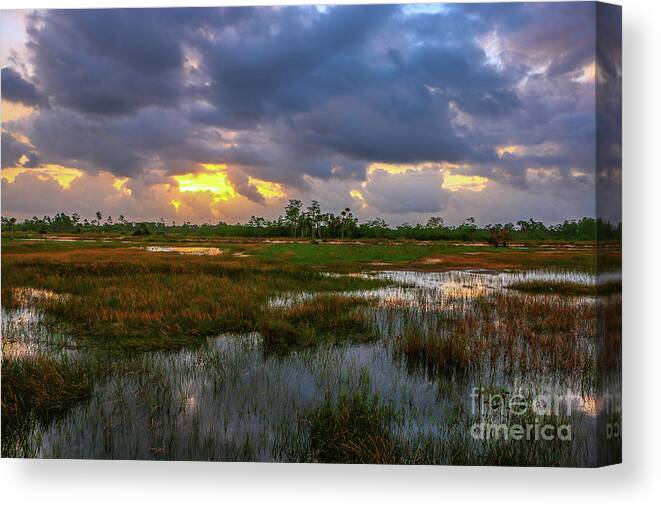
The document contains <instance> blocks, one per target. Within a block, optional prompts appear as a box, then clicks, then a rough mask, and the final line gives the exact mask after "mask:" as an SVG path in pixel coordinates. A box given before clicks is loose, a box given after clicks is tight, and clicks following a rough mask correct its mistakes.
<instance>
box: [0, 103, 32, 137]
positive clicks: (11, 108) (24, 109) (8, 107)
mask: <svg viewBox="0 0 661 507" xmlns="http://www.w3.org/2000/svg"><path fill="white" fill-rule="evenodd" d="M32 111H34V109H32V108H31V107H28V106H24V105H23V104H20V103H18V102H7V101H6V100H3V101H2V106H1V107H0V112H1V114H0V117H1V118H2V122H3V123H4V122H7V121H14V120H20V119H21V118H24V117H26V116H29V115H30V114H32ZM14 135H16V134H14Z"/></svg>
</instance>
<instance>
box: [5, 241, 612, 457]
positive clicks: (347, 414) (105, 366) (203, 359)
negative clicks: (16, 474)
mask: <svg viewBox="0 0 661 507" xmlns="http://www.w3.org/2000/svg"><path fill="white" fill-rule="evenodd" d="M61 245H67V248H62V249H61V250H55V249H52V250H51V249H46V248H45V249H41V250H38V251H32V253H30V252H24V251H23V250H21V252H20V253H19V252H17V253H7V252H3V256H2V264H3V266H2V267H3V284H2V297H3V306H5V307H6V308H17V307H20V306H21V305H22V304H23V303H24V302H22V301H21V300H20V297H17V294H19V295H20V294H21V291H20V290H19V291H18V292H17V291H16V289H20V288H31V287H32V288H38V289H43V290H48V291H53V293H54V294H58V295H63V294H67V296H66V297H52V298H41V299H39V298H37V299H34V300H31V304H34V305H36V306H37V307H38V310H40V311H43V312H45V314H46V315H47V324H48V325H49V326H50V325H51V324H57V328H58V332H59V329H60V328H61V329H62V331H61V332H62V333H69V334H70V335H71V336H72V340H66V341H67V343H75V344H76V347H79V346H80V347H81V349H82V350H81V354H83V356H84V357H85V358H87V359H86V360H85V361H73V360H61V359H60V358H59V357H50V356H48V357H37V358H36V359H34V358H30V359H25V360H23V359H21V360H20V364H19V363H14V364H10V365H9V366H8V368H9V371H10V373H9V376H7V374H6V371H7V369H6V366H5V362H4V361H5V360H3V379H2V380H3V393H2V394H3V454H4V455H31V456H43V457H97V458H98V457H107V458H122V459H127V458H133V459H138V458H141V459H215V460H220V459H222V460H242V461H246V460H267V461H274V460H275V461H278V460H287V459H294V460H296V461H315V462H343V463H424V464H431V463H451V464H492V465H493V464H502V465H508V464H517V465H528V464H530V465H540V464H549V465H554V464H564V465H567V464H573V463H575V462H576V459H577V458H576V456H575V455H574V454H573V453H575V452H576V448H575V447H573V448H571V449H569V448H568V447H567V446H564V445H559V444H558V442H555V443H551V444H548V445H547V444H546V443H544V442H541V443H540V442H538V441H535V442H530V443H529V442H487V443H486V444H484V445H478V444H476V442H475V441H473V440H471V439H470V436H468V431H469V430H468V428H469V426H470V424H471V423H472V422H474V421H473V420H472V419H471V418H470V417H469V416H467V414H466V410H465V407H464V405H463V403H465V401H466V400H465V386H469V385H476V384H479V385H482V384H481V383H480V382H482V380H485V382H492V383H498V384H499V385H501V384H502V385H509V386H512V385H515V384H517V383H521V382H523V383H527V384H528V385H532V386H539V385H541V383H542V382H546V381H547V380H548V379H561V380H562V381H563V382H564V381H567V382H568V383H570V384H572V388H573V387H574V386H578V388H577V389H584V390H585V391H586V392H588V393H594V392H595V391H594V383H595V379H596V377H597V375H596V374H595V361H596V358H597V357H598V353H597V352H598V351H599V350H601V351H602V352H603V353H608V354H611V355H612V356H613V360H614V361H615V360H617V357H618V351H619V347H620V345H621V331H619V329H620V326H621V318H619V316H618V315H619V314H618V311H619V308H620V306H621V297H620V296H619V295H618V294H611V295H609V296H607V297H604V298H599V300H600V305H596V304H595V301H594V299H590V298H570V297H565V296H564V294H559V293H540V294H538V293H531V292H522V291H514V290H512V291H507V290H501V289H502V286H501V285H498V286H496V287H486V285H488V284H485V282H484V280H482V281H481V280H480V276H482V275H478V274H475V273H466V272H457V273H456V280H455V279H454V278H450V279H449V281H450V282H452V283H448V284H446V285H444V286H443V287H442V288H441V286H440V282H439V281H434V280H427V281H428V282H429V283H428V284H427V285H424V284H421V285H420V286H412V285H406V284H405V283H403V282H402V283H399V282H397V281H393V280H385V279H376V278H374V277H371V278H368V279H365V278H361V277H358V276H326V275H325V274H324V273H322V272H320V269H319V267H320V266H328V265H334V266H340V265H341V269H338V271H341V272H344V271H345V270H346V269H349V268H351V269H354V267H355V266H357V265H360V263H362V262H372V261H371V259H373V258H377V257H379V255H381V254H383V256H384V258H386V259H387V260H386V261H387V262H388V261H389V260H388V255H390V254H389V253H388V251H386V250H382V251H378V249H376V250H374V251H369V250H368V251H360V250H357V252H356V253H355V255H353V256H349V257H348V258H347V261H346V262H344V261H343V260H342V259H343V256H345V254H346V252H348V251H349V250H350V249H351V248H348V246H345V245H305V244H302V245H301V246H300V249H301V250H300V252H298V253H297V252H296V251H295V252H294V254H292V255H293V256H297V255H299V254H300V255H302V256H303V259H299V261H300V262H299V261H296V262H294V260H295V259H292V258H291V256H290V254H289V253H287V252H288V251H289V250H288V249H291V248H294V250H296V249H297V248H299V246H298V245H295V246H294V247H292V246H291V245H283V246H280V245H273V246H277V247H278V248H279V249H280V250H277V249H276V250H277V252H279V253H277V255H276V253H274V252H275V250H274V251H270V253H268V252H267V253H268V255H267V254H263V256H262V257H261V258H257V259H256V258H254V257H259V255H257V254H255V253H254V252H253V251H252V250H255V251H258V250H259V249H260V248H262V247H261V246H256V247H250V248H251V254H252V255H254V257H250V258H240V259H238V258H236V257H233V255H232V253H231V252H229V251H228V252H226V249H225V247H223V251H224V253H223V254H222V255H219V256H216V257H202V256H200V257H189V256H181V255H178V254H169V253H158V254H154V253H150V252H146V251H144V250H140V249H137V248H131V249H129V248H94V247H87V246H86V247H85V248H77V249H76V248H68V245H69V244H67V243H63V244H61ZM354 246H356V247H357V246H359V245H354ZM368 246H370V247H371V245H368ZM385 246H387V248H399V246H391V245H385ZM412 246H415V247H416V248H418V247H419V250H415V252H414V253H415V255H413V253H411V252H413V250H411V249H410V247H412ZM326 247H329V248H330V250H329V251H331V250H332V251H333V252H335V253H334V254H333V255H331V258H329V259H327V260H328V262H325V261H324V258H325V254H324V251H325V249H326ZM336 247H341V248H336ZM270 248H271V247H270V246H269V247H268V248H267V250H268V249H270ZM407 248H409V250H407V249H403V250H401V254H402V256H403V257H409V258H407V259H403V258H401V259H400V260H398V261H396V262H401V263H411V262H416V261H415V260H412V259H411V257H415V256H418V255H429V252H430V250H432V249H433V248H436V249H437V250H436V253H439V252H441V253H442V251H443V250H442V249H443V248H445V246H440V245H439V246H438V247H428V246H424V245H423V246H419V245H409V246H408V247H407ZM315 249H316V250H315ZM333 249H334V250H333ZM472 250H475V249H472ZM472 250H471V249H470V248H465V249H464V250H462V249H461V248H458V249H456V250H452V251H450V250H447V251H446V253H447V257H444V260H443V263H442V264H439V266H440V267H441V268H445V267H446V266H452V265H453V263H459V265H463V264H461V263H463V262H473V263H475V262H476V261H475V259H480V261H479V262H477V263H476V264H477V265H478V266H481V265H483V264H488V263H489V262H491V261H493V259H497V258H502V259H505V258H508V259H510V261H508V262H510V264H517V263H519V262H520V260H521V259H523V258H524V256H525V255H528V253H522V252H513V251H512V252H510V251H502V249H501V251H499V252H491V251H489V250H488V249H486V248H485V249H484V254H482V253H480V255H468V254H470V253H472ZM407 251H408V252H409V253H407ZM301 252H302V253H301ZM331 253H332V252H331ZM409 254H410V255H409ZM563 255H565V254H564V253H563ZM591 255H592V254H591V252H590V251H589V250H588V251H587V252H570V253H568V254H567V255H565V256H564V257H561V258H559V259H560V260H561V262H574V261H572V260H569V259H570V258H571V256H578V257H580V256H583V257H581V260H580V262H579V263H578V264H579V265H578V267H577V269H582V268H583V267H585V266H587V265H588V261H589V259H590V258H591ZM554 256H555V254H553V255H546V257H545V258H549V259H553V258H554ZM542 257H543V256H542V255H541V254H540V255H539V256H537V259H538V260H539V259H541V258H542ZM531 259H532V260H530V262H531V264H534V263H535V262H537V260H535V257H534V256H533V257H532V258H531ZM556 261H558V259H555V260H551V261H549V262H548V265H552V263H553V262H556ZM343 262H344V263H343ZM499 262H500V261H499ZM544 262H546V261H544ZM418 274H419V273H418ZM437 282H438V283H437ZM446 282H447V280H446ZM393 283H395V284H396V285H397V287H395V288H394V289H395V290H394V292H396V293H397V294H395V296H397V295H398V294H399V296H400V297H390V296H392V295H393V294H390V295H388V293H387V290H384V291H382V292H381V293H379V291H374V292H371V293H370V292H369V290H370V289H376V288H383V287H385V286H386V285H389V284H393ZM443 283H445V282H443ZM480 284H482V285H480ZM478 285H479V287H478ZM390 288H392V287H390ZM390 288H389V289H390ZM389 289H388V290H389ZM344 291H367V292H365V293H363V292H360V293H358V294H352V295H351V297H348V295H347V294H344V293H342V294H339V293H338V292H344ZM377 293H379V294H380V295H379V296H377ZM291 294H294V295H296V294H304V295H305V296H306V297H305V298H301V299H296V298H292V299H293V300H294V304H292V305H280V306H277V305H276V306H274V305H272V304H270V303H271V302H272V301H273V300H276V299H283V298H285V299H286V297H288V295H291ZM307 296H310V297H307ZM371 297H376V298H379V297H380V298H381V299H378V300H377V301H373V300H372V299H371ZM586 300H587V304H586ZM599 316H601V317H602V318H604V319H606V321H607V322H610V324H607V326H609V329H610V334H609V335H608V337H607V340H608V341H607V342H606V343H604V344H603V347H601V348H599V347H600V346H601V345H600V342H599V340H598V339H597V336H598V330H597V329H596V324H595V323H596V321H597V320H598V317H599ZM255 331H259V334H258V333H256V332H255ZM222 332H237V333H240V334H236V335H228V336H226V337H224V338H215V339H214V338H210V336H215V335H218V334H220V333H222ZM246 332H248V333H250V334H248V335H246V334H244V333H246ZM242 337H243V338H242ZM373 338H376V340H374V341H372V339H373ZM272 350H275V351H277V352H282V353H277V354H270V353H269V352H270V351H272ZM97 354H99V357H103V358H104V360H98V359H95V360H90V358H95V357H97ZM402 359H403V361H402ZM11 361H14V359H12V360H11ZM367 365H369V372H370V375H371V376H372V377H373V383H370V381H368V380H364V381H363V380H359V381H357V380H356V378H357V377H360V378H362V377H363V376H362V374H361V373H360V372H361V371H362V369H363V368H367ZM12 369H13V374H12ZM421 370H422V371H421ZM105 372H110V373H111V374H110V375H108V377H107V378H105V377H104V375H105ZM30 379H32V380H30ZM91 383H94V387H93V391H92V396H91V397H90V395H89V392H90V391H89V387H88V384H91ZM45 386H47V388H46V387H45ZM564 386H565V384H563V388H564ZM6 390H8V391H6ZM5 392H8V393H10V394H9V397H8V398H7V400H9V401H8V403H9V405H8V406H7V409H5ZM12 392H13V393H16V394H14V395H12V394H11V393H12ZM31 393H32V394H31ZM88 398H89V400H90V401H89V402H85V403H78V402H79V401H81V400H85V399H88ZM11 400H15V401H14V402H12V401H11ZM319 400H322V401H321V403H320V404H318V403H319ZM12 403H13V405H12V406H11V407H10V405H11V404H12ZM41 407H43V409H42V408H41ZM72 407H73V408H72ZM69 409H70V410H69ZM65 412H66V414H64V413H65ZM5 413H11V414H12V415H11V416H10V417H8V418H6V417H5ZM60 414H64V416H63V417H62V418H58V416H59V415H60ZM53 418H55V419H53ZM6 421H8V422H6ZM39 421H42V422H43V423H44V424H47V423H48V421H53V423H52V424H50V425H49V426H48V428H45V426H44V430H43V431H44V432H45V433H46V434H47V437H46V438H45V439H44V445H43V446H42V445H41V444H40V443H39V440H38V438H37V437H38V436H39V434H40V433H39V432H40V431H41V429H39V430H37V431H35V430H34V428H35V424H38V423H39ZM297 423H298V424H297ZM6 424H9V425H10V426H11V425H12V424H13V427H11V428H10V430H11V431H13V432H14V434H15V435H17V438H19V439H20V440H16V439H15V440H14V441H13V442H14V443H13V444H12V443H11V442H12V440H11V439H10V440H9V441H6V440H5V437H6V435H7V433H6V432H5V425H6ZM38 427H39V428H42V426H38ZM11 431H10V434H11ZM27 434H30V435H32V437H33V438H32V439H23V437H24V436H25V435H27ZM35 435H36V437H35ZM5 442H8V443H7V444H5ZM16 442H19V443H18V444H16ZM582 442H587V439H584V440H583V441H582ZM5 445H7V446H8V447H5ZM11 446H13V448H12V447H11ZM585 452H586V454H587V453H588V452H589V451H585ZM581 459H584V458H581ZM582 462H583V461H581V463H582Z"/></svg>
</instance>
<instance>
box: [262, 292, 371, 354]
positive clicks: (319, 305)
mask: <svg viewBox="0 0 661 507" xmlns="http://www.w3.org/2000/svg"><path fill="white" fill-rule="evenodd" d="M369 302H370V301H369V300H368V299H366V298H357V297H347V296H341V295H335V294H321V295H318V296H316V297H314V298H312V299H309V300H306V301H303V302H301V303H298V304H294V305H291V306H287V307H285V308H272V309H270V310H269V311H267V312H265V313H264V314H263V315H262V317H261V321H260V324H259V332H260V334H261V335H262V337H263V339H264V344H265V346H266V347H267V349H276V350H283V349H287V348H291V347H309V346H312V345H316V344H318V343H320V342H322V341H331V342H342V341H346V340H350V341H367V340H371V339H375V338H376V337H377V335H376V333H375V332H374V330H373V329H372V327H371V326H370V324H369V323H368V322H367V319H366V316H365V314H364V313H363V312H360V311H358V310H359V307H363V306H366V305H367V304H369Z"/></svg>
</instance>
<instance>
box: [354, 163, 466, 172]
mask: <svg viewBox="0 0 661 507" xmlns="http://www.w3.org/2000/svg"><path fill="white" fill-rule="evenodd" d="M460 167H464V166H462V165H461V164H451V163H449V162H442V163H438V162H424V163H422V164H383V163H381V162H375V163H373V164H370V165H369V166H368V167H367V174H368V175H370V174H372V173H374V172H375V171H385V172H387V173H389V174H403V173H406V172H409V171H428V170H432V169H438V170H441V169H457V168H460Z"/></svg>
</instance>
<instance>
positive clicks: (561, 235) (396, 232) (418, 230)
mask: <svg viewBox="0 0 661 507" xmlns="http://www.w3.org/2000/svg"><path fill="white" fill-rule="evenodd" d="M2 230H3V232H9V233H10V234H11V235H13V234H14V233H15V232H33V233H34V232H36V233H40V234H48V233H62V232H64V233H73V234H75V233H82V232H111V233H118V234H128V235H133V236H146V235H151V234H183V235H196V236H236V237H289V238H309V239H311V240H320V239H324V238H337V239H345V238H353V239H360V238H383V239H417V240H457V241H487V242H490V243H492V244H494V245H496V246H507V244H508V243H509V242H510V241H512V240H567V241H572V240H586V241H589V240H596V239H600V240H621V238H622V224H621V223H618V224H611V223H610V222H607V221H603V220H601V219H599V218H591V217H583V218H580V219H577V220H566V221H564V222H563V223H561V224H557V225H546V224H544V223H543V222H538V221H535V220H533V219H532V218H531V219H529V220H519V221H518V222H516V223H515V224H514V223H506V224H489V225H486V226H484V227H479V226H478V225H476V223H475V219H474V218H473V217H468V218H466V219H465V220H464V221H463V222H462V223H461V224H459V225H446V224H445V222H444V220H443V218H442V217H437V216H433V217H430V218H429V220H427V222H426V223H425V224H419V223H418V224H416V225H411V224H408V223H404V224H401V225H398V226H390V225H389V224H388V223H387V222H386V221H385V220H383V219H382V218H375V219H373V220H368V221H366V222H362V223H359V221H358V219H357V218H356V217H355V216H354V214H353V212H352V211H351V209H349V208H345V209H343V210H342V211H340V212H339V213H332V212H324V211H323V210H322V209H321V206H320V205H319V203H318V202H317V201H312V202H311V203H310V205H309V206H307V207H305V208H304V207H303V202H302V201H300V200H297V199H292V200H290V201H289V202H288V203H287V206H286V207H285V209H284V210H283V213H282V214H281V215H280V216H278V217H277V218H275V219H273V220H268V219H266V218H263V217H257V216H252V217H250V219H249V220H248V221H247V222H246V223H243V224H241V223H236V224H228V223H225V222H222V221H221V222H218V223H216V224H210V223H203V224H194V223H191V222H183V223H180V224H177V223H175V222H171V223H166V222H165V220H164V219H163V218H161V219H160V220H158V221H153V222H134V221H130V220H128V219H127V218H126V217H125V216H124V215H119V216H118V217H116V218H114V219H113V217H111V216H105V217H104V215H103V214H102V213H101V212H100V211H97V212H96V214H95V217H94V218H93V219H91V220H89V219H87V218H81V217H80V215H79V214H78V213H73V214H71V215H67V214H66V213H57V214H56V215H55V216H52V217H51V216H44V217H41V218H39V217H36V216H34V217H32V218H27V219H25V220H23V221H20V222H19V221H18V220H16V218H13V217H4V216H3V217H2Z"/></svg>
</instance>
